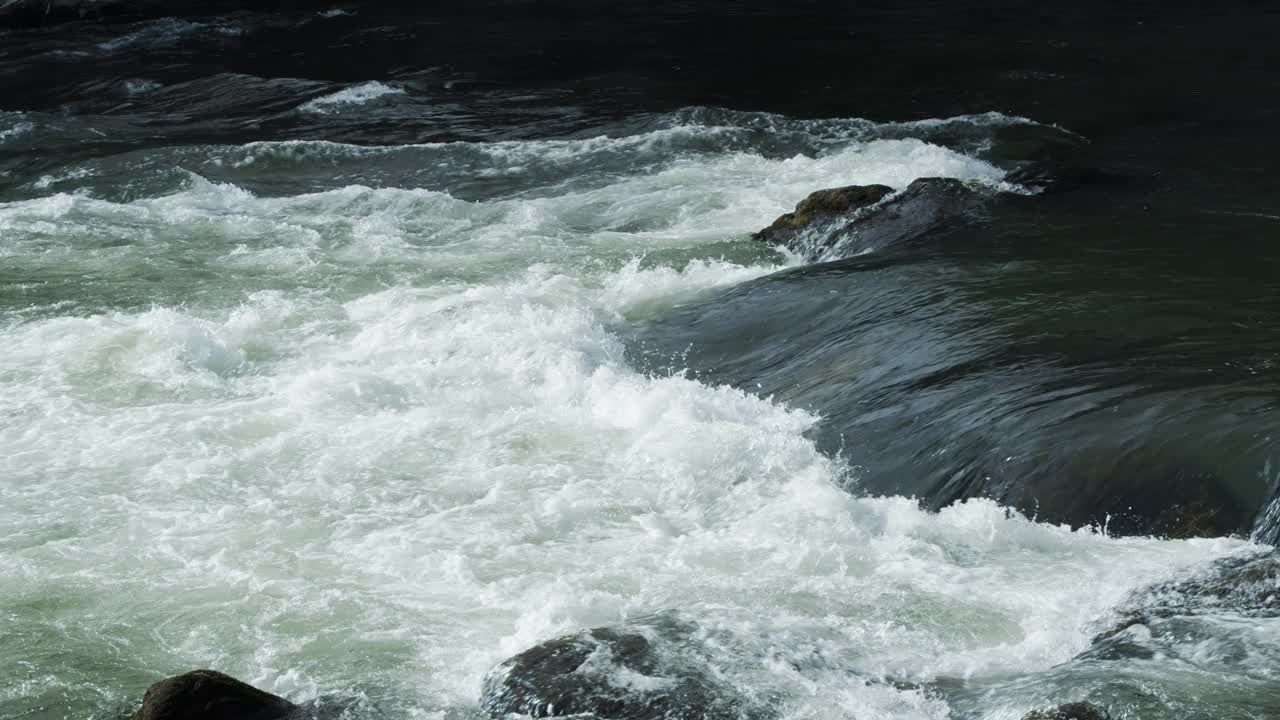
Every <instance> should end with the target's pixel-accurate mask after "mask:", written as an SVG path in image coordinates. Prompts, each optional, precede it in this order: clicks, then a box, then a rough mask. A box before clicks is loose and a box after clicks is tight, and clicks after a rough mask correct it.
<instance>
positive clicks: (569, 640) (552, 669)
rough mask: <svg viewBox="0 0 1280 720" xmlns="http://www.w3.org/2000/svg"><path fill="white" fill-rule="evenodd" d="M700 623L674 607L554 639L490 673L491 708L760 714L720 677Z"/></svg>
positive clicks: (649, 715)
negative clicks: (677, 613) (681, 615)
mask: <svg viewBox="0 0 1280 720" xmlns="http://www.w3.org/2000/svg"><path fill="white" fill-rule="evenodd" d="M697 634H698V628H697V626H696V625H694V624H693V623H690V622H687V621H683V620H681V619H678V618H676V617H675V616H673V615H671V614H667V613H664V614H660V615H655V616H651V617H647V618H642V619H640V620H637V621H635V622H631V623H628V624H626V625H620V626H613V627H601V628H595V629H592V630H585V631H583V632H580V633H577V634H574V635H568V636H565V637H561V638H557V639H554V640H549V641H547V642H544V643H542V644H540V645H537V646H535V647H533V648H530V649H529V650H526V651H524V652H522V653H520V654H519V655H516V656H515V657H513V658H510V659H509V660H506V661H505V662H503V663H501V664H500V665H498V666H497V667H495V668H494V669H493V670H491V671H490V672H489V674H488V676H486V677H485V680H484V684H483V687H482V690H481V696H480V706H481V708H482V709H483V710H484V711H485V712H486V713H488V714H489V715H490V716H492V717H495V718H501V717H505V716H506V715H508V714H509V713H516V714H519V715H529V716H532V717H562V716H567V715H579V714H590V715H592V716H595V717H597V718H602V719H605V720H656V719H657V718H698V719H699V720H740V719H742V718H752V717H757V716H759V713H758V712H757V710H756V709H755V708H753V707H751V706H750V705H749V704H747V703H744V702H742V701H741V700H740V699H739V698H738V696H737V694H736V693H735V692H734V691H733V690H732V688H730V687H729V686H728V685H727V684H726V683H725V682H724V681H722V680H721V679H719V678H718V677H717V675H716V672H715V670H714V667H713V663H712V658H711V657H710V655H709V653H708V650H707V648H706V646H704V645H702V644H701V643H699V642H698V641H697V640H696V639H695V638H696V635H697Z"/></svg>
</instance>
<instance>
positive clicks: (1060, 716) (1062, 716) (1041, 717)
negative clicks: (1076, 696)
mask: <svg viewBox="0 0 1280 720" xmlns="http://www.w3.org/2000/svg"><path fill="white" fill-rule="evenodd" d="M1022 720H1111V716H1110V715H1108V714H1107V711H1106V710H1103V709H1102V708H1100V707H1098V706H1097V705H1092V704H1090V703H1068V704H1066V705H1059V706H1058V707H1056V708H1050V709H1048V710H1035V711H1032V712H1030V713H1028V714H1027V715H1026V716H1025V717H1023V718H1022Z"/></svg>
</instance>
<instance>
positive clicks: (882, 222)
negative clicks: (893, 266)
mask: <svg viewBox="0 0 1280 720" xmlns="http://www.w3.org/2000/svg"><path fill="white" fill-rule="evenodd" d="M988 200H989V193H984V192H982V191H981V190H978V189H975V188H974V187H972V186H970V185H969V184H968V183H965V182H964V181H961V180H956V179H954V178H921V179H919V180H916V181H914V182H912V183H911V184H910V185H908V186H907V187H906V188H905V189H904V190H902V191H901V192H898V193H891V191H890V190H889V188H886V187H885V186H883V185H868V186H859V185H853V186H849V187H844V188H836V189H833V190H819V191H818V192H816V193H813V194H812V195H810V196H809V197H807V198H805V199H804V200H803V201H801V203H800V204H799V205H797V206H796V209H795V211H793V212H790V213H787V214H786V215H783V216H782V217H780V218H778V219H777V220H775V221H774V222H773V224H772V225H770V226H769V227H767V228H765V229H764V230H761V231H760V232H758V233H756V235H755V236H754V237H755V239H757V240H760V241H763V242H767V243H770V244H774V245H783V246H785V247H787V248H788V249H790V250H791V251H792V252H795V253H797V254H799V255H801V256H802V257H804V258H805V259H806V260H808V261H810V262H816V261H825V260H838V259H841V258H847V257H852V256H854V255H859V254H861V253H864V252H868V251H872V250H882V249H885V248H887V247H890V246H893V245H897V244H900V243H904V242H910V241H913V240H918V239H921V238H924V237H928V236H933V235H935V234H937V233H941V232H945V231H947V230H950V229H952V228H956V227H960V226H964V225H968V224H971V223H973V222H977V221H980V220H982V219H985V214H986V209H987V204H988Z"/></svg>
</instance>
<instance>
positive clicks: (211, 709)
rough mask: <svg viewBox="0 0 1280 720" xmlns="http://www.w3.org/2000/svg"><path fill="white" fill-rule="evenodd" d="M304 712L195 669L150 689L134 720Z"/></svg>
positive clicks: (235, 718)
mask: <svg viewBox="0 0 1280 720" xmlns="http://www.w3.org/2000/svg"><path fill="white" fill-rule="evenodd" d="M300 713H301V709H300V708H299V707H298V706H297V705H294V704H293V703H291V702H289V701H288V700H285V699H284V698H282V697H278V696H276V695H272V694H271V693H269V692H266V691H264V690H259V689H258V688H256V687H253V686H252V685H248V684H246V683H242V682H240V681H239V680H236V679H235V678H233V677H231V676H230V675H224V674H222V673H220V672H216V671H214V670H193V671H191V672H189V673H183V674H182V675H175V676H174V677H171V678H167V679H165V680H161V681H160V682H158V683H156V684H154V685H152V686H151V687H150V688H148V689H147V692H146V694H145V695H143V697H142V707H140V708H138V711H137V712H135V713H134V714H133V718H132V720H277V719H278V718H290V717H297V716H299V715H300Z"/></svg>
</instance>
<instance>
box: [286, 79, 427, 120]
mask: <svg viewBox="0 0 1280 720" xmlns="http://www.w3.org/2000/svg"><path fill="white" fill-rule="evenodd" d="M403 94H404V89H403V88H398V87H393V86H391V85H387V84H385V83H381V82H377V81H372V82H366V83H361V84H359V85H353V86H351V87H349V88H346V89H344V90H339V91H338V92H336V93H333V94H331V95H325V96H323V97H318V98H316V99H314V100H310V101H308V102H305V103H303V104H302V105H301V106H299V107H298V109H299V110H301V111H302V112H314V113H331V112H337V111H338V110H341V109H343V108H344V107H347V106H351V105H364V104H366V103H369V102H372V101H373V100H377V99H378V98H382V97H386V96H388V95H403Z"/></svg>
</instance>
